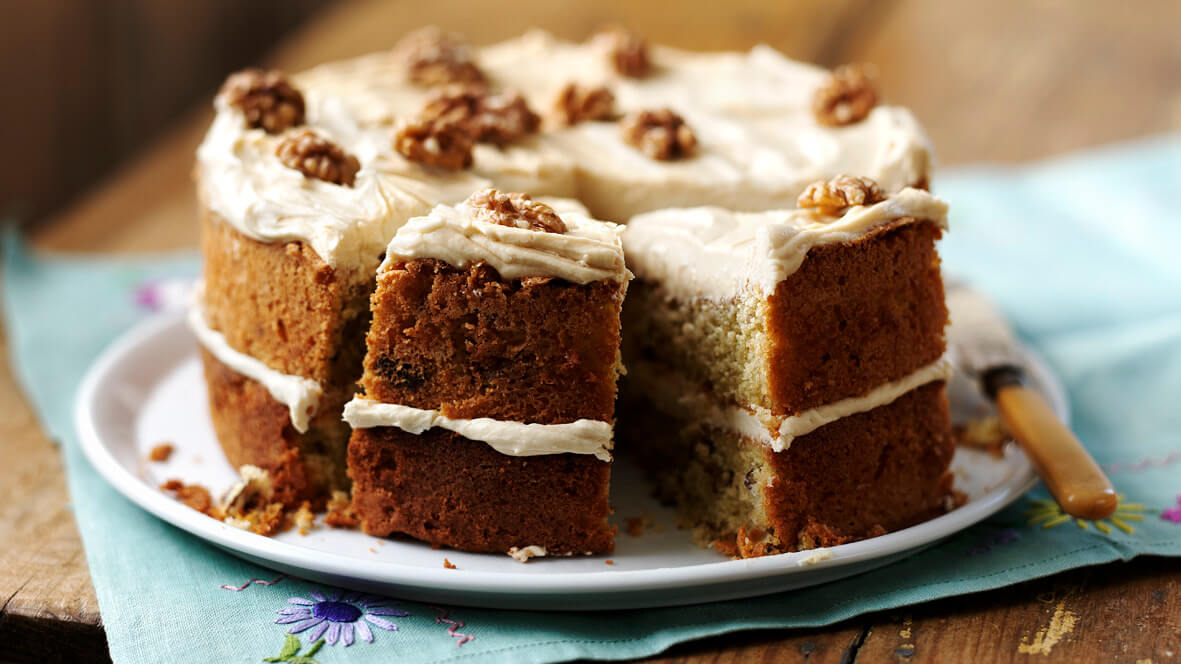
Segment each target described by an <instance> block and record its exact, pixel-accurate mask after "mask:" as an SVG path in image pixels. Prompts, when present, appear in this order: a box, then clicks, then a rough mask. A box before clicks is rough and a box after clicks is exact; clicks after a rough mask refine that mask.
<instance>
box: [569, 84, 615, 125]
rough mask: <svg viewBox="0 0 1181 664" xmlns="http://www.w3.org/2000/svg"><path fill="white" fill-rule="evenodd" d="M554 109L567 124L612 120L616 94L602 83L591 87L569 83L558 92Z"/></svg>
mask: <svg viewBox="0 0 1181 664" xmlns="http://www.w3.org/2000/svg"><path fill="white" fill-rule="evenodd" d="M554 109H555V110H556V111H557V112H558V117H559V118H560V119H561V121H562V123H563V124H565V125H574V124H578V123H579V122H586V121H593V120H610V119H611V118H612V117H614V116H615V95H613V94H611V91H610V90H608V89H607V88H606V87H605V86H602V85H599V86H595V87H590V86H582V85H578V84H577V83H567V84H566V87H564V88H562V91H561V92H559V93H558V98H557V99H556V100H555V101H554Z"/></svg>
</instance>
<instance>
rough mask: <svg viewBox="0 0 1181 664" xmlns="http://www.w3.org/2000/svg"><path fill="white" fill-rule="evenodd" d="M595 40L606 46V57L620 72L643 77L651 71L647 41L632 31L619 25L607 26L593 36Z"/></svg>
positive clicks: (632, 76)
mask: <svg viewBox="0 0 1181 664" xmlns="http://www.w3.org/2000/svg"><path fill="white" fill-rule="evenodd" d="M595 41H597V42H599V43H601V44H604V45H605V46H606V49H607V57H608V58H610V60H611V65H612V66H613V67H615V71H617V72H619V73H620V74H622V75H624V76H628V77H630V78H643V77H645V76H647V75H648V74H650V73H651V72H652V61H651V60H650V59H649V58H648V42H647V40H645V39H644V38H643V37H640V36H639V35H637V34H635V33H634V32H631V31H629V30H625V29H623V28H620V27H612V28H607V29H606V30H603V31H601V32H599V34H598V35H596V36H595Z"/></svg>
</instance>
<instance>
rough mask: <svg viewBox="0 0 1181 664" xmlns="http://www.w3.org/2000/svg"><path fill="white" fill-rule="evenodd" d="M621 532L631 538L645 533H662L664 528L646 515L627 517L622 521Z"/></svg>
mask: <svg viewBox="0 0 1181 664" xmlns="http://www.w3.org/2000/svg"><path fill="white" fill-rule="evenodd" d="M623 531H624V532H625V533H627V534H628V535H631V536H632V537H639V536H640V535H643V534H644V533H646V532H653V533H659V532H664V526H661V525H660V524H659V523H656V522H655V521H653V520H652V519H651V517H649V516H648V515H647V514H641V515H640V516H629V517H624V519H623Z"/></svg>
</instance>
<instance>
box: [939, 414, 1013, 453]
mask: <svg viewBox="0 0 1181 664" xmlns="http://www.w3.org/2000/svg"><path fill="white" fill-rule="evenodd" d="M951 435H952V437H954V438H955V442H956V444H957V445H962V446H964V447H975V448H977V449H982V450H985V451H987V452H988V453H989V454H992V455H993V456H995V457H998V458H999V457H1001V456H1003V455H1004V447H1005V443H1006V442H1008V440H1009V432H1008V431H1007V430H1006V429H1005V424H1004V422H1001V418H999V417H997V416H996V415H986V416H984V417H977V418H973V419H970V420H966V421H964V422H961V423H959V424H956V425H954V426H952V428H951Z"/></svg>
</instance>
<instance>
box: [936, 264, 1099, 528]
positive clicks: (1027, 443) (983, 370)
mask: <svg viewBox="0 0 1181 664" xmlns="http://www.w3.org/2000/svg"><path fill="white" fill-rule="evenodd" d="M947 308H948V310H949V311H950V314H951V326H950V328H948V334H947V337H948V339H947V340H948V345H949V347H950V348H951V356H952V360H953V362H954V363H955V365H956V367H957V368H958V369H960V370H961V371H963V372H964V373H965V374H967V376H968V377H969V378H970V379H972V380H973V381H975V382H976V383H977V384H978V385H979V387H980V390H981V391H982V392H983V393H984V395H985V396H987V397H988V398H989V399H991V400H992V401H993V402H994V403H995V404H996V407H997V410H998V411H999V412H1000V417H1001V421H1002V422H1004V424H1005V428H1006V429H1007V430H1008V431H1009V432H1010V433H1011V434H1012V435H1013V438H1015V439H1016V440H1017V442H1018V443H1019V444H1020V445H1021V448H1022V449H1023V450H1025V453H1026V455H1028V456H1029V458H1030V460H1032V461H1033V465H1034V467H1035V468H1037V471H1038V475H1040V476H1041V478H1042V481H1043V482H1045V483H1046V486H1047V487H1049V489H1050V494H1051V495H1053V496H1054V500H1056V501H1058V505H1060V506H1061V507H1062V511H1063V512H1065V513H1067V514H1069V515H1071V516H1075V517H1078V518H1081V519H1103V518H1106V517H1109V516H1111V515H1112V513H1114V512H1115V508H1116V503H1117V497H1116V493H1115V489H1114V488H1113V487H1112V486H1111V482H1110V481H1109V480H1108V479H1107V476H1106V475H1104V474H1103V471H1102V470H1101V469H1100V468H1099V465H1098V464H1096V463H1095V460H1094V459H1092V458H1091V455H1090V454H1089V453H1088V452H1087V450H1086V448H1084V447H1083V446H1082V443H1080V442H1079V440H1078V438H1076V437H1075V436H1074V434H1073V433H1071V432H1070V429H1068V428H1067V427H1066V425H1065V424H1063V423H1062V422H1061V421H1059V419H1058V417H1057V416H1056V415H1055V414H1054V411H1053V410H1052V409H1051V408H1050V406H1049V404H1047V403H1046V400H1045V399H1044V398H1043V397H1042V395H1041V394H1040V393H1039V392H1038V391H1037V390H1035V389H1034V388H1033V387H1031V386H1030V385H1029V382H1028V376H1027V375H1026V370H1025V360H1024V358H1023V355H1022V353H1021V351H1020V350H1019V347H1018V345H1017V341H1016V337H1015V336H1014V334H1013V331H1012V330H1011V329H1010V328H1009V325H1008V323H1007V322H1006V321H1005V319H1004V318H1003V317H1002V316H1001V315H1000V313H999V312H998V311H997V310H996V309H995V307H993V305H992V303H991V302H989V300H988V298H986V297H985V296H984V295H983V294H981V293H980V292H979V291H976V290H974V289H972V288H970V287H968V286H966V285H963V284H960V283H956V282H949V283H948V284H947Z"/></svg>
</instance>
